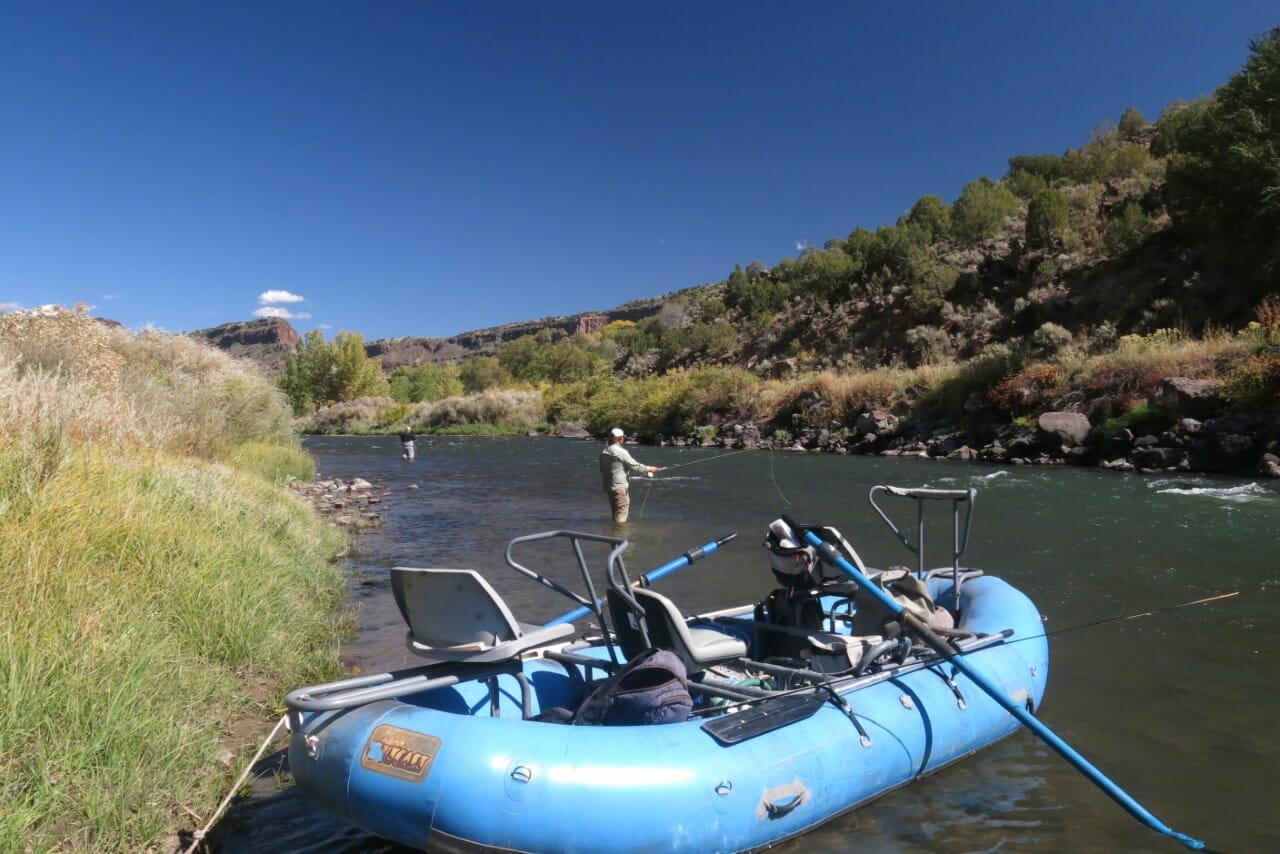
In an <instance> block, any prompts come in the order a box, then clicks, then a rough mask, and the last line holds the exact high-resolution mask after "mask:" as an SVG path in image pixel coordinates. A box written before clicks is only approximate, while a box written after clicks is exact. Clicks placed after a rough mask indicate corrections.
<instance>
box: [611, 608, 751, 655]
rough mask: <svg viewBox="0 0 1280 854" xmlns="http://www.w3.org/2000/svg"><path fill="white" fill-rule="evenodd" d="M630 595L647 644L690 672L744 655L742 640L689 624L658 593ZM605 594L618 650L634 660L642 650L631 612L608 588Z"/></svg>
mask: <svg viewBox="0 0 1280 854" xmlns="http://www.w3.org/2000/svg"><path fill="white" fill-rule="evenodd" d="M631 592H632V595H634V596H635V598H636V601H637V602H638V603H639V604H640V607H641V608H642V609H643V610H644V614H643V617H644V622H645V627H646V629H647V632H648V641H649V642H648V644H647V645H648V646H656V647H658V648H659V649H667V650H670V651H671V652H674V653H675V654H676V655H677V656H679V657H680V659H681V660H682V661H683V662H684V666H685V668H686V669H687V670H688V671H689V672H690V673H697V672H699V671H702V670H705V669H707V668H708V667H710V666H711V665H713V664H717V663H720V662H723V661H730V660H732V659H735V658H742V657H743V656H745V655H746V654H747V643H746V641H744V640H743V639H742V638H740V637H738V636H737V635H732V634H728V633H727V632H722V631H719V630H717V629H714V628H708V627H705V626H698V625H693V626H691V625H689V623H688V621H687V620H686V619H685V618H684V615H683V614H681V613H680V609H678V608H677V607H676V605H675V603H674V602H672V601H671V600H670V599H668V598H667V597H666V596H663V595H662V594H661V593H657V592H655V591H653V590H650V589H648V588H646V587H637V588H634V589H633V590H632V591H631ZM606 595H607V597H608V601H609V611H610V614H611V615H612V617H613V624H614V631H615V632H616V634H617V636H618V641H619V643H620V644H621V645H622V651H623V653H624V654H626V656H627V658H628V659H631V658H634V657H635V656H637V655H639V654H640V653H641V652H643V651H644V650H645V648H646V643H645V638H644V635H643V634H642V633H641V631H640V626H639V623H638V620H636V619H635V617H636V613H635V609H634V608H633V607H632V606H631V604H630V603H629V602H627V601H626V600H625V599H623V598H622V597H621V596H620V595H619V594H618V593H617V591H615V590H613V589H612V588H610V589H609V590H608V591H606Z"/></svg>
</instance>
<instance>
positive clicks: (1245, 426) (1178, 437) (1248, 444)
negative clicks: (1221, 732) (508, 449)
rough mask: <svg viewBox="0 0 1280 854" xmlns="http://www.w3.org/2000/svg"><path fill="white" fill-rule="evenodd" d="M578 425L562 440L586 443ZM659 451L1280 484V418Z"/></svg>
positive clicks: (875, 427)
mask: <svg viewBox="0 0 1280 854" xmlns="http://www.w3.org/2000/svg"><path fill="white" fill-rule="evenodd" d="M584 432H585V431H583V430H582V429H581V428H578V427H577V425H571V426H569V428H568V429H562V430H561V431H559V432H558V435H566V436H570V437H578V436H580V435H582V434H583V433H584ZM655 443H656V444H659V445H675V446H689V445H694V446H709V447H716V448H729V449H734V450H738V449H757V448H758V449H770V450H787V451H812V452H820V453H832V454H866V455H872V456H883V457H919V458H923V459H948V460H959V461H969V460H974V461H981V462H987V463H993V464H997V465H1018V466H1021V465H1073V466H1085V467H1097V468H1103V469H1108V470H1111V471H1133V472H1139V473H1142V474H1162V473H1177V472H1188V473H1195V474H1223V475H1230V476H1235V477H1268V478H1280V415H1235V416H1226V417H1219V418H1207V419H1204V420H1200V419H1198V418H1193V417H1190V416H1182V417H1178V418H1177V419H1176V420H1175V421H1174V423H1173V424H1172V426H1170V427H1168V428H1167V429H1161V430H1157V431H1152V432H1146V431H1142V430H1137V431H1135V430H1134V429H1132V428H1130V427H1120V428H1118V429H1116V430H1114V431H1113V432H1112V431H1099V430H1097V429H1095V428H1094V427H1093V426H1092V425H1091V424H1090V422H1089V419H1088V418H1086V417H1085V416H1084V415H1083V414H1081V413H1079V412H1074V411H1053V412H1044V413H1041V414H1040V415H1039V416H1037V417H1036V418H1035V419H1033V420H1032V419H1028V423H1020V424H1015V425H1003V426H996V425H991V424H977V425H970V426H961V425H957V424H953V423H948V422H942V421H925V420H914V419H899V418H898V417H897V416H895V415H893V414H892V413H890V412H887V411H885V410H869V411H867V412H864V413H862V414H860V415H859V416H858V417H857V418H856V419H855V422H854V427H853V429H852V430H847V429H824V428H806V429H802V430H799V431H797V432H795V433H792V432H788V431H774V433H773V434H772V435H765V433H764V431H763V430H762V429H761V427H760V426H759V425H757V424H755V423H752V422H746V423H740V424H732V425H728V426H722V427H720V428H718V429H716V430H714V431H708V430H702V431H695V432H693V433H691V434H688V435H683V436H658V437H656V440H655Z"/></svg>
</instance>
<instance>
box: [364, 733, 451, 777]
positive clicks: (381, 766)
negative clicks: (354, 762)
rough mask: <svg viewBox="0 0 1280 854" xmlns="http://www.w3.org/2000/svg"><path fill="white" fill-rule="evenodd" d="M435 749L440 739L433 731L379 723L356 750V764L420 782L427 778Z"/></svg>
mask: <svg viewBox="0 0 1280 854" xmlns="http://www.w3.org/2000/svg"><path fill="white" fill-rule="evenodd" d="M439 751H440V739H438V738H436V737H435V736H434V735H424V734H423V733H420V732H410V731H409V730H407V729H400V727H395V726H391V725H390V724H382V725H380V726H379V727H378V728H377V729H375V730H374V731H373V735H371V736H369V741H368V742H367V743H366V744H365V746H364V750H363V751H362V752H361V754H360V765H361V766H362V767H364V768H367V769H369V770H370V771H376V772H378V773H379V774H386V775H387V776H388V777H395V778H396V779H397V780H405V781H407V782H410V783H421V782H422V781H423V780H425V779H427V774H428V773H429V772H430V771H431V763H432V762H433V761H435V758H436V754H437V753H438V752H439Z"/></svg>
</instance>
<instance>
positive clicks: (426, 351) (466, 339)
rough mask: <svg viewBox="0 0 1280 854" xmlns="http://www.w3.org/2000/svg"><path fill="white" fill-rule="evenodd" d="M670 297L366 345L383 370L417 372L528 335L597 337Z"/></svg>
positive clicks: (495, 349)
mask: <svg viewBox="0 0 1280 854" xmlns="http://www.w3.org/2000/svg"><path fill="white" fill-rule="evenodd" d="M666 301H667V297H656V298H654V299H646V300H636V301H634V302H629V303H624V304H623V305H620V306H618V307H617V308H612V309H609V310H608V311H590V312H584V313H582V314H574V315H569V316H567V317H560V316H557V317H544V318H542V319H541V320H528V321H523V322H520V323H508V324H505V325H503V326H491V327H489V328H488V329H477V330H474V331H472V332H464V333H462V334H461V335H454V336H452V337H450V338H382V339H379V340H377V341H369V342H366V343H365V347H364V349H365V352H366V353H368V354H369V356H370V358H377V359H381V360H382V368H383V370H385V371H387V372H390V371H393V370H395V369H396V368H399V367H410V368H415V367H417V366H418V365H423V364H429V363H437V364H438V363H442V362H448V361H452V360H459V359H465V358H467V357H469V356H493V355H496V354H497V352H498V348H499V347H500V346H502V345H503V344H505V343H506V342H508V341H514V340H515V339H517V338H521V337H523V336H525V335H536V334H537V333H538V332H541V331H542V330H544V329H553V330H559V331H561V332H564V333H567V334H569V335H574V334H577V333H583V334H588V335H590V334H594V333H596V332H599V331H600V330H601V329H603V328H604V327H605V326H607V325H608V324H610V323H612V322H613V321H615V320H630V321H638V320H643V319H645V318H646V317H652V316H653V315H655V314H657V313H658V311H659V310H660V309H661V308H662V306H663V304H664V303H665V302H666Z"/></svg>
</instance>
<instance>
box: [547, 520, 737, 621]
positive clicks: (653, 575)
mask: <svg viewBox="0 0 1280 854" xmlns="http://www.w3.org/2000/svg"><path fill="white" fill-rule="evenodd" d="M736 536H738V535H737V534H728V535H726V536H723V537H721V538H720V539H718V540H712V541H711V542H709V543H705V544H703V545H701V546H698V547H697V548H693V549H690V550H689V551H687V552H685V553H684V554H682V555H680V557H678V558H675V559H674V560H670V561H667V562H666V563H664V564H663V565H662V566H660V567H658V568H657V569H651V570H649V571H648V572H646V573H645V574H644V575H642V576H640V577H639V578H638V579H636V581H635V583H636V584H637V585H639V586H641V587H648V586H649V585H650V584H652V583H653V582H655V581H657V580H658V579H659V578H665V577H666V576H668V575H670V574H671V573H673V572H675V571H676V570H679V569H683V568H685V567H686V566H688V565H689V564H691V563H694V562H695V561H699V560H702V559H703V558H704V557H706V556H707V555H709V554H711V553H713V552H715V551H718V550H719V549H720V547H721V546H723V545H724V544H726V543H728V542H729V541H730V540H732V539H733V538H734V537H736ZM603 601H604V600H603V599H597V600H596V607H599V606H600V604H601V603H602V602H603ZM592 613H594V612H593V611H592V610H591V609H590V608H588V607H587V606H586V605H579V606H578V607H577V608H574V609H573V610H572V611H568V612H566V613H564V614H561V615H560V616H559V617H556V618H555V619H554V620H551V621H550V622H548V623H544V624H543V625H544V626H558V625H560V624H561V623H572V622H573V621H574V620H580V619H582V618H583V617H585V616H587V615H589V614H592Z"/></svg>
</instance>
